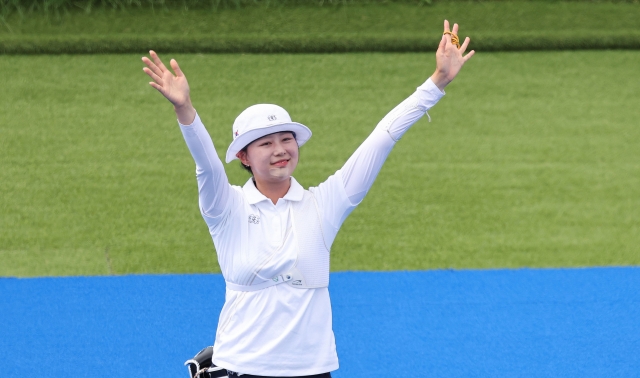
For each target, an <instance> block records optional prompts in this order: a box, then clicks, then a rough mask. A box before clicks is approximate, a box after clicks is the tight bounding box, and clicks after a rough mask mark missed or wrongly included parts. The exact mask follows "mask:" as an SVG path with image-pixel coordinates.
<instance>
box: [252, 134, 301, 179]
mask: <svg viewBox="0 0 640 378" xmlns="http://www.w3.org/2000/svg"><path fill="white" fill-rule="evenodd" d="M278 132H279V133H291V134H293V139H296V133H295V132H293V131H278ZM271 134H275V133H271ZM271 134H267V135H271ZM267 135H265V136H267ZM261 138H263V137H261ZM256 140H258V139H256ZM253 142H255V140H254V141H253ZM253 142H251V143H253ZM251 143H249V144H247V145H246V146H244V148H243V149H241V150H240V151H241V152H244V153H245V154H246V153H247V148H248V147H249V146H250V145H251ZM240 166H241V167H242V168H243V169H246V170H247V171H248V172H249V173H251V174H252V175H253V171H252V170H251V167H250V166H248V165H244V163H243V162H242V160H240Z"/></svg>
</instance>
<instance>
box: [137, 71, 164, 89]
mask: <svg viewBox="0 0 640 378" xmlns="http://www.w3.org/2000/svg"><path fill="white" fill-rule="evenodd" d="M142 70H143V71H144V73H146V74H147V75H149V77H150V78H151V79H153V81H155V82H156V83H158V84H159V85H163V84H164V83H163V81H162V78H161V77H160V76H158V75H156V73H155V72H153V71H151V70H150V69H148V68H147V67H144V68H143V69H142Z"/></svg>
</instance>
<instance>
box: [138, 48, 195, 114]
mask: <svg viewBox="0 0 640 378" xmlns="http://www.w3.org/2000/svg"><path fill="white" fill-rule="evenodd" d="M149 55H150V56H151V59H153V62H152V61H151V60H150V59H149V58H147V57H146V56H145V57H142V61H143V62H144V64H146V65H147V66H146V67H144V68H143V69H142V70H143V71H144V72H145V73H146V74H147V75H149V76H150V77H151V79H152V80H153V81H151V82H149V85H151V86H152V87H154V88H155V89H157V90H158V92H160V93H162V95H163V96H164V97H165V98H166V99H167V100H169V101H170V102H171V103H172V104H173V107H174V109H175V111H176V114H177V115H178V121H179V122H180V123H182V124H183V125H189V124H191V123H192V122H193V120H194V118H195V115H196V110H195V109H194V108H193V105H191V98H190V97H189V83H187V77H186V76H184V74H183V73H182V70H180V66H178V62H176V60H175V59H171V61H170V62H169V64H170V65H171V68H173V72H175V73H176V74H175V75H174V74H173V73H171V71H169V69H168V68H167V67H165V65H164V64H163V63H162V61H161V60H160V58H159V57H158V54H156V52H155V51H153V50H151V51H149Z"/></svg>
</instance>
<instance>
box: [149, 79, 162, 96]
mask: <svg viewBox="0 0 640 378" xmlns="http://www.w3.org/2000/svg"><path fill="white" fill-rule="evenodd" d="M149 85H151V86H152V87H154V88H155V89H157V90H158V92H160V93H161V94H162V95H163V96H164V92H163V88H162V87H161V86H159V85H158V84H156V83H154V82H152V81H150V82H149Z"/></svg>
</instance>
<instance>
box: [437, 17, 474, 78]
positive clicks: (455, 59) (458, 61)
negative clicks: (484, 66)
mask: <svg viewBox="0 0 640 378" xmlns="http://www.w3.org/2000/svg"><path fill="white" fill-rule="evenodd" d="M444 31H445V32H449V31H450V30H449V21H447V20H444ZM451 32H452V33H453V34H456V35H457V34H458V24H453V30H451ZM469 41H470V39H469V37H466V38H465V39H464V42H463V43H462V46H460V49H458V47H457V46H456V45H454V44H453V43H452V42H451V34H443V35H442V39H441V40H440V45H439V46H438V51H437V52H436V71H435V72H434V73H433V75H431V81H433V83H434V84H435V85H436V86H438V88H440V90H443V89H444V87H446V86H447V85H448V84H449V83H450V82H452V81H453V79H454V78H455V77H456V75H458V72H460V69H462V66H463V65H464V64H465V63H466V62H467V60H469V59H471V57H472V56H473V54H475V51H474V50H471V51H469V53H468V54H467V55H464V52H465V51H466V50H467V46H469Z"/></svg>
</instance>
